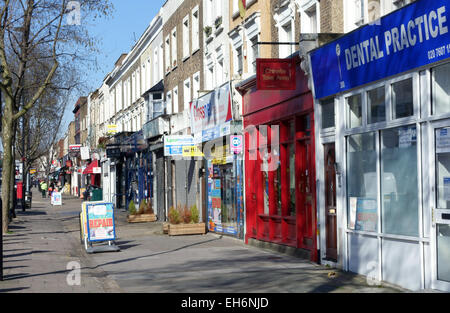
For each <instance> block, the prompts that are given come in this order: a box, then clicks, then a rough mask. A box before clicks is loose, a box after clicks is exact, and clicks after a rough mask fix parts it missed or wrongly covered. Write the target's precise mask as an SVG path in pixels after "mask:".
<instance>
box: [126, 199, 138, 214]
mask: <svg viewBox="0 0 450 313" xmlns="http://www.w3.org/2000/svg"><path fill="white" fill-rule="evenodd" d="M128 213H129V214H130V215H136V213H137V212H136V205H135V204H134V201H133V200H131V201H130V203H129V204H128Z"/></svg>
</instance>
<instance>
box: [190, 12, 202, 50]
mask: <svg viewBox="0 0 450 313" xmlns="http://www.w3.org/2000/svg"><path fill="white" fill-rule="evenodd" d="M195 15H197V17H196V16H195ZM191 16H192V19H191V20H192V22H191V29H192V40H191V41H192V53H194V52H196V51H197V50H199V49H200V23H199V20H200V11H199V8H198V5H197V6H196V7H194V8H193V9H192V14H191Z"/></svg>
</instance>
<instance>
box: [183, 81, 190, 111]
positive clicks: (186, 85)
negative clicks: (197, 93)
mask: <svg viewBox="0 0 450 313" xmlns="http://www.w3.org/2000/svg"><path fill="white" fill-rule="evenodd" d="M191 93H192V83H191V78H190V77H188V78H187V79H185V81H184V82H183V98H184V111H186V110H189V103H190V102H191V100H192V94H191Z"/></svg>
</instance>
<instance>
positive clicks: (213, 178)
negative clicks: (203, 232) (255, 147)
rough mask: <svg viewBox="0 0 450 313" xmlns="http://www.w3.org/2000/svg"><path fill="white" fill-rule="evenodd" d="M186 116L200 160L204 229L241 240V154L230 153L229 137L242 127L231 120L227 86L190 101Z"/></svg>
mask: <svg viewBox="0 0 450 313" xmlns="http://www.w3.org/2000/svg"><path fill="white" fill-rule="evenodd" d="M190 114H191V131H192V134H193V144H194V146H195V147H196V148H197V149H196V150H198V151H201V152H202V153H203V159H204V165H203V166H204V168H205V171H202V173H205V174H202V177H201V184H202V185H203V187H202V191H203V195H204V196H203V197H202V200H203V201H202V204H203V205H202V207H203V211H204V213H203V214H204V216H205V218H206V222H207V225H208V229H209V231H212V232H216V233H221V234H226V235H231V236H235V237H238V238H241V239H243V235H244V203H243V168H242V165H243V162H242V155H243V154H242V153H241V154H240V155H239V154H235V153H232V152H231V150H230V136H232V135H241V134H242V123H241V122H240V121H236V120H235V119H233V114H232V101H231V92H230V83H229V82H228V83H226V84H224V85H222V86H220V87H219V88H216V89H215V90H214V91H212V92H210V93H208V94H206V95H204V96H202V97H201V98H199V99H197V100H194V101H193V102H192V104H191V111H190ZM192 155H195V152H194V154H192ZM185 156H189V153H187V154H186V153H185Z"/></svg>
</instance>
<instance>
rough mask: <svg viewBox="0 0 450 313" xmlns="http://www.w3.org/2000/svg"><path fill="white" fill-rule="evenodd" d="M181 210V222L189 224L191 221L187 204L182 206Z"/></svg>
mask: <svg viewBox="0 0 450 313" xmlns="http://www.w3.org/2000/svg"><path fill="white" fill-rule="evenodd" d="M182 212H183V214H182V218H183V222H184V223H185V224H190V223H191V221H192V213H191V210H189V209H188V207H187V206H184V208H183V210H182Z"/></svg>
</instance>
